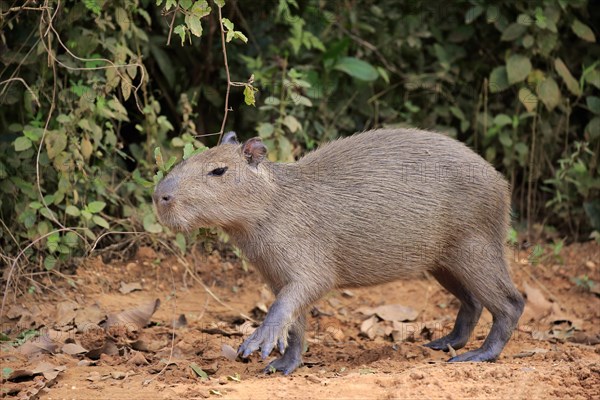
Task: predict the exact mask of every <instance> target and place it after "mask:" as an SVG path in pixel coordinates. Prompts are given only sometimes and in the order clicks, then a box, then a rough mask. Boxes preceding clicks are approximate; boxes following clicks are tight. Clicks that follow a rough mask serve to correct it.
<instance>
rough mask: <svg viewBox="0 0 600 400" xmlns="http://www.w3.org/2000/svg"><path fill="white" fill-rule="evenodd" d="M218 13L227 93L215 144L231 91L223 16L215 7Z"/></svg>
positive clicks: (220, 136) (219, 8) (224, 117)
mask: <svg viewBox="0 0 600 400" xmlns="http://www.w3.org/2000/svg"><path fill="white" fill-rule="evenodd" d="M217 9H218V11H219V28H220V29H221V48H222V49H223V62H224V63H225V74H226V75H227V91H226V92H225V114H224V115H223V122H222V123H221V130H220V131H219V140H218V141H217V144H219V143H221V138H222V137H223V132H224V131H225V124H226V123H227V114H228V113H229V92H230V91H231V75H230V74H229V63H228V62H227V46H225V29H224V28H223V15H222V13H221V7H217Z"/></svg>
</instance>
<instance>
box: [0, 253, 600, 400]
mask: <svg viewBox="0 0 600 400" xmlns="http://www.w3.org/2000/svg"><path fill="white" fill-rule="evenodd" d="M547 253H548V252H547ZM527 257H528V254H527V253H525V252H518V253H514V254H512V255H511V269H512V273H513V276H514V279H515V282H516V283H517V286H518V287H519V289H520V290H521V291H522V293H524V294H525V295H527V306H526V310H525V313H524V316H523V318H522V319H521V322H520V325H519V328H518V330H516V331H515V333H514V336H513V338H512V340H511V341H510V343H509V344H508V346H507V347H506V348H505V350H504V352H503V353H502V356H501V357H500V359H499V360H498V361H497V362H496V363H457V364H448V363H446V362H445V360H447V359H448V358H449V355H448V354H447V353H443V352H436V351H432V350H429V349H427V348H425V347H423V346H422V345H423V344H424V343H426V342H427V341H428V340H430V339H431V338H432V337H433V338H436V337H439V335H441V334H443V333H447V332H448V331H449V330H450V329H451V328H452V324H453V321H454V318H455V316H456V313H457V311H458V302H457V301H456V300H455V299H454V298H453V297H452V295H450V294H449V293H447V292H446V291H444V290H443V289H442V288H441V287H440V286H439V285H438V284H437V283H436V282H435V280H433V279H432V278H430V277H426V276H424V277H423V278H422V279H417V280H408V281H400V282H395V283H390V284H387V285H384V286H379V287H375V288H363V289H353V290H351V291H342V290H338V291H334V292H332V293H330V294H329V295H327V296H326V297H325V298H324V299H322V300H321V301H319V302H318V303H317V304H316V305H315V308H314V309H313V310H312V312H311V314H310V317H309V324H310V325H309V326H310V329H309V331H308V333H307V352H306V353H305V355H304V361H305V366H303V367H301V368H299V369H298V370H297V371H296V372H295V373H293V374H292V375H291V376H288V377H285V376H282V375H280V374H275V375H270V376H267V375H264V374H263V373H262V370H263V368H264V367H265V365H266V363H265V362H263V361H261V360H260V359H259V357H258V356H256V355H253V356H252V358H251V359H250V360H249V361H248V362H241V361H239V360H232V359H231V358H233V357H231V354H230V353H231V351H232V350H231V349H232V348H233V349H237V347H238V346H239V345H240V344H241V342H242V340H243V335H247V333H248V332H249V331H250V330H251V329H252V325H251V324H250V323H247V322H246V323H245V324H244V322H245V318H244V317H242V315H244V316H246V317H249V318H252V319H254V320H256V321H260V320H262V318H264V310H265V309H266V307H268V306H269V305H270V303H271V302H272V300H273V299H272V297H270V295H269V294H268V291H267V290H266V288H265V286H264V285H263V283H262V281H261V279H260V276H258V274H257V272H256V271H254V270H253V269H252V267H250V268H249V269H248V271H244V268H243V267H242V263H241V262H239V260H237V259H235V258H234V257H232V256H227V257H224V258H221V256H220V255H219V254H217V253H214V254H212V255H210V256H209V257H207V258H205V259H202V258H201V257H198V256H196V257H190V258H189V263H190V265H193V269H194V271H190V270H189V267H188V268H186V267H185V263H182V262H181V261H178V260H177V259H176V258H167V257H162V256H160V255H158V254H156V253H155V252H154V251H153V250H152V249H150V248H141V249H140V250H139V251H138V253H137V255H136V257H135V258H134V259H132V260H129V261H128V262H109V263H103V262H102V261H101V260H100V259H89V260H86V261H85V262H82V263H81V265H80V266H79V268H78V270H77V273H76V274H75V275H74V276H72V277H71V280H72V282H71V284H66V283H64V282H63V283H62V284H61V283H60V282H56V280H54V281H49V280H47V281H46V282H43V283H45V284H46V286H49V287H51V288H53V291H52V292H46V293H45V295H44V297H41V296H40V295H37V296H36V295H24V296H22V297H20V298H17V299H16V302H13V303H11V304H9V305H8V307H7V308H6V309H7V310H8V311H7V312H5V315H4V318H3V320H2V321H1V322H2V332H3V334H4V335H5V336H3V340H9V339H10V340H15V338H17V335H18V334H19V333H22V332H23V331H24V330H27V329H30V330H32V332H33V333H32V335H38V336H36V337H33V338H32V339H30V340H29V341H28V342H25V340H24V339H22V340H20V341H19V344H20V345H16V344H14V342H9V341H5V342H2V343H3V345H2V352H1V353H0V356H1V358H0V360H1V362H2V370H3V377H2V397H5V398H8V399H11V398H15V399H16V398H18V399H30V398H31V399H33V398H40V399H48V400H50V399H128V400H135V399H201V398H223V399H267V398H269V399H271V398H282V399H296V398H298V399H330V398H337V399H345V398H360V399H395V398H402V399H437V398H443V399H462V398H477V399H483V398H494V399H547V398H569V399H600V297H599V295H598V286H596V287H595V288H593V289H592V290H589V288H588V290H585V288H584V286H585V285H586V282H585V279H583V280H581V279H580V280H579V281H577V282H575V281H573V280H572V279H571V278H574V277H582V276H587V277H589V279H591V280H592V281H595V282H600V246H598V245H597V244H595V243H585V244H575V245H571V246H568V247H566V248H563V249H562V251H561V252H560V254H559V255H553V254H552V253H551V252H549V253H548V254H546V255H544V256H542V257H541V259H540V262H539V263H535V264H534V263H531V262H528V259H527ZM190 272H193V274H192V273H190ZM193 276H197V277H199V279H201V280H202V282H204V283H205V284H206V285H207V287H209V288H210V290H211V292H212V293H214V295H215V297H217V298H218V299H219V301H220V302H218V301H217V300H216V299H215V298H214V297H212V296H211V295H209V294H208V292H207V291H206V290H205V288H203V287H202V285H201V284H200V283H199V282H198V281H197V280H195V279H194V278H193ZM62 281H64V280H61V282H62ZM67 282H68V280H67ZM597 285H600V284H597ZM594 291H595V292H596V293H594ZM156 299H158V300H160V305H159V306H158V308H157V309H156V310H155V308H156V306H157V303H156ZM384 304H387V305H390V304H392V305H393V304H395V305H402V306H404V308H401V309H402V310H404V311H405V312H406V315H407V317H406V318H405V321H404V322H400V321H396V320H395V321H386V320H384V319H382V318H380V317H381V315H379V314H378V315H379V316H375V317H369V313H368V312H367V313H366V314H365V313H361V312H359V311H363V312H364V311H365V309H368V308H369V307H371V308H372V307H377V306H380V305H384ZM407 307H408V308H407ZM123 311H125V312H123ZM154 311H155V312H154ZM107 315H108V317H107ZM182 315H183V316H184V317H182ZM407 319H408V321H407ZM411 319H412V320H411ZM490 323H491V316H490V315H489V314H488V313H487V311H486V312H485V313H484V315H483V317H482V319H481V321H480V324H479V325H478V327H477V329H476V331H475V333H474V335H473V337H472V338H471V341H470V342H469V344H468V345H467V347H466V348H465V349H461V350H458V352H459V353H461V352H463V351H466V350H471V349H474V348H477V347H479V346H480V345H481V343H482V341H483V339H484V338H485V335H486V334H487V330H488V328H489V325H490ZM23 342H25V343H23ZM11 343H12V344H11ZM273 356H274V355H273ZM271 358H272V357H271ZM267 361H268V360H267Z"/></svg>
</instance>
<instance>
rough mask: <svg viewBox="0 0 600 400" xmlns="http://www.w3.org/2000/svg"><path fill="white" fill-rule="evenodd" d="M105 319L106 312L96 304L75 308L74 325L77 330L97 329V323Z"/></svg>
mask: <svg viewBox="0 0 600 400" xmlns="http://www.w3.org/2000/svg"><path fill="white" fill-rule="evenodd" d="M105 319H106V313H105V312H104V311H102V310H101V309H100V306H98V304H93V305H91V306H86V307H83V308H80V309H78V310H77V312H76V314H75V326H76V327H77V331H78V332H86V331H88V330H89V329H98V324H100V323H101V322H102V321H104V320H105Z"/></svg>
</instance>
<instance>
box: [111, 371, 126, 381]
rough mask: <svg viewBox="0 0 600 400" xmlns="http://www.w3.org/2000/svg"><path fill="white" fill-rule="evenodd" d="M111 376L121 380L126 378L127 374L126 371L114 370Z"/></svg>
mask: <svg viewBox="0 0 600 400" xmlns="http://www.w3.org/2000/svg"><path fill="white" fill-rule="evenodd" d="M110 376H111V377H112V378H113V379H117V380H120V379H125V376H126V374H125V372H121V371H113V372H111V373H110Z"/></svg>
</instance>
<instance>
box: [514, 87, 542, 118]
mask: <svg viewBox="0 0 600 400" xmlns="http://www.w3.org/2000/svg"><path fill="white" fill-rule="evenodd" d="M519 101H520V102H521V104H523V105H524V106H525V109H526V110H527V111H529V112H532V111H533V110H535V109H536V107H537V104H538V98H537V96H536V95H535V94H533V92H532V91H531V90H529V89H527V88H525V87H524V88H521V89H520V90H519Z"/></svg>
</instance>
